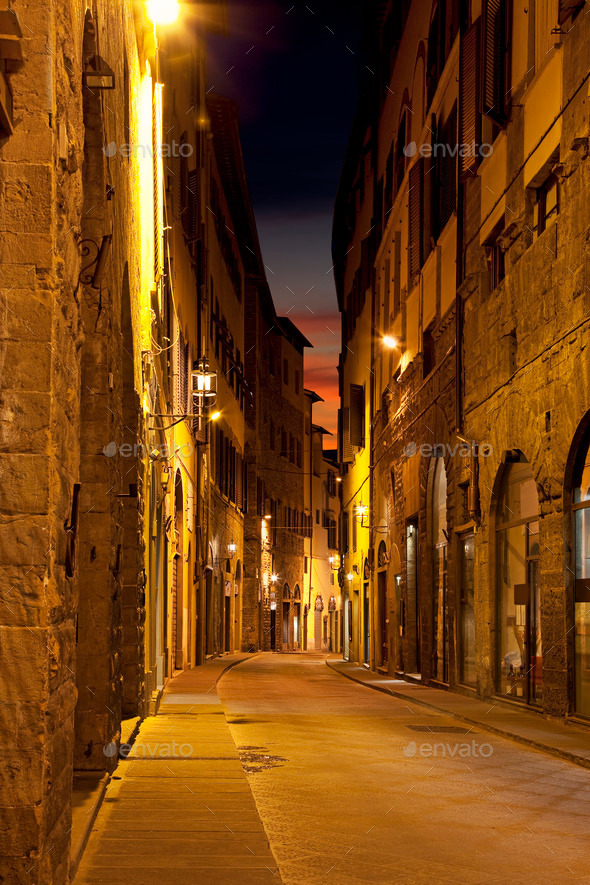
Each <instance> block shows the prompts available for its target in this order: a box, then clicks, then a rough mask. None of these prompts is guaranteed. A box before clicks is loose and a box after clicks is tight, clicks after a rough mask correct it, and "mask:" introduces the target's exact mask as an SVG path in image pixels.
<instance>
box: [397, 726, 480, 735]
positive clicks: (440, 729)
mask: <svg viewBox="0 0 590 885" xmlns="http://www.w3.org/2000/svg"><path fill="white" fill-rule="evenodd" d="M406 728H409V729H410V731H425V732H428V733H429V734H473V729H472V728H464V727H463V726H462V725H407V726H406Z"/></svg>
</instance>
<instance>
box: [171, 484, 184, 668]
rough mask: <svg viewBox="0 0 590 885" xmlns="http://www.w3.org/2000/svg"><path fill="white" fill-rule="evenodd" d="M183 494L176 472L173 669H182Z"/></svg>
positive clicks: (173, 568)
mask: <svg viewBox="0 0 590 885" xmlns="http://www.w3.org/2000/svg"><path fill="white" fill-rule="evenodd" d="M183 521H184V494H183V487H182V475H181V473H180V470H177V471H176V476H175V480H174V538H173V551H174V560H173V563H172V648H173V650H174V669H176V670H181V669H183V667H184V654H183V648H184V642H183V639H184V635H183V634H184V555H183V541H184V532H183Z"/></svg>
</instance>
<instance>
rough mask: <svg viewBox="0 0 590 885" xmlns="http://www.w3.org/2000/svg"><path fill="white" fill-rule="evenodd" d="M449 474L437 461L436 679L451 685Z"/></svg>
mask: <svg viewBox="0 0 590 885" xmlns="http://www.w3.org/2000/svg"><path fill="white" fill-rule="evenodd" d="M447 544H448V532H447V474H446V471H445V462H444V459H443V458H437V459H436V462H435V465H434V479H433V483H432V553H433V588H432V589H433V594H432V595H433V601H434V630H435V649H434V652H435V661H434V675H435V676H436V678H437V679H438V680H439V681H440V682H448V681H449V612H448V599H447Z"/></svg>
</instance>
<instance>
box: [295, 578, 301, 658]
mask: <svg viewBox="0 0 590 885" xmlns="http://www.w3.org/2000/svg"><path fill="white" fill-rule="evenodd" d="M293 648H301V590H300V589H299V584H295V589H294V591H293Z"/></svg>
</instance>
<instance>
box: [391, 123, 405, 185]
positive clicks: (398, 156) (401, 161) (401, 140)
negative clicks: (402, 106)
mask: <svg viewBox="0 0 590 885" xmlns="http://www.w3.org/2000/svg"><path fill="white" fill-rule="evenodd" d="M407 117H408V115H407V112H404V113H403V114H402V115H401V117H400V121H399V126H398V130H397V136H396V139H395V168H394V177H393V197H394V199H395V194H397V192H398V190H399V189H400V187H401V186H402V181H403V180H404V175H405V173H406V144H407V135H406V130H407V126H406V120H407Z"/></svg>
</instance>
